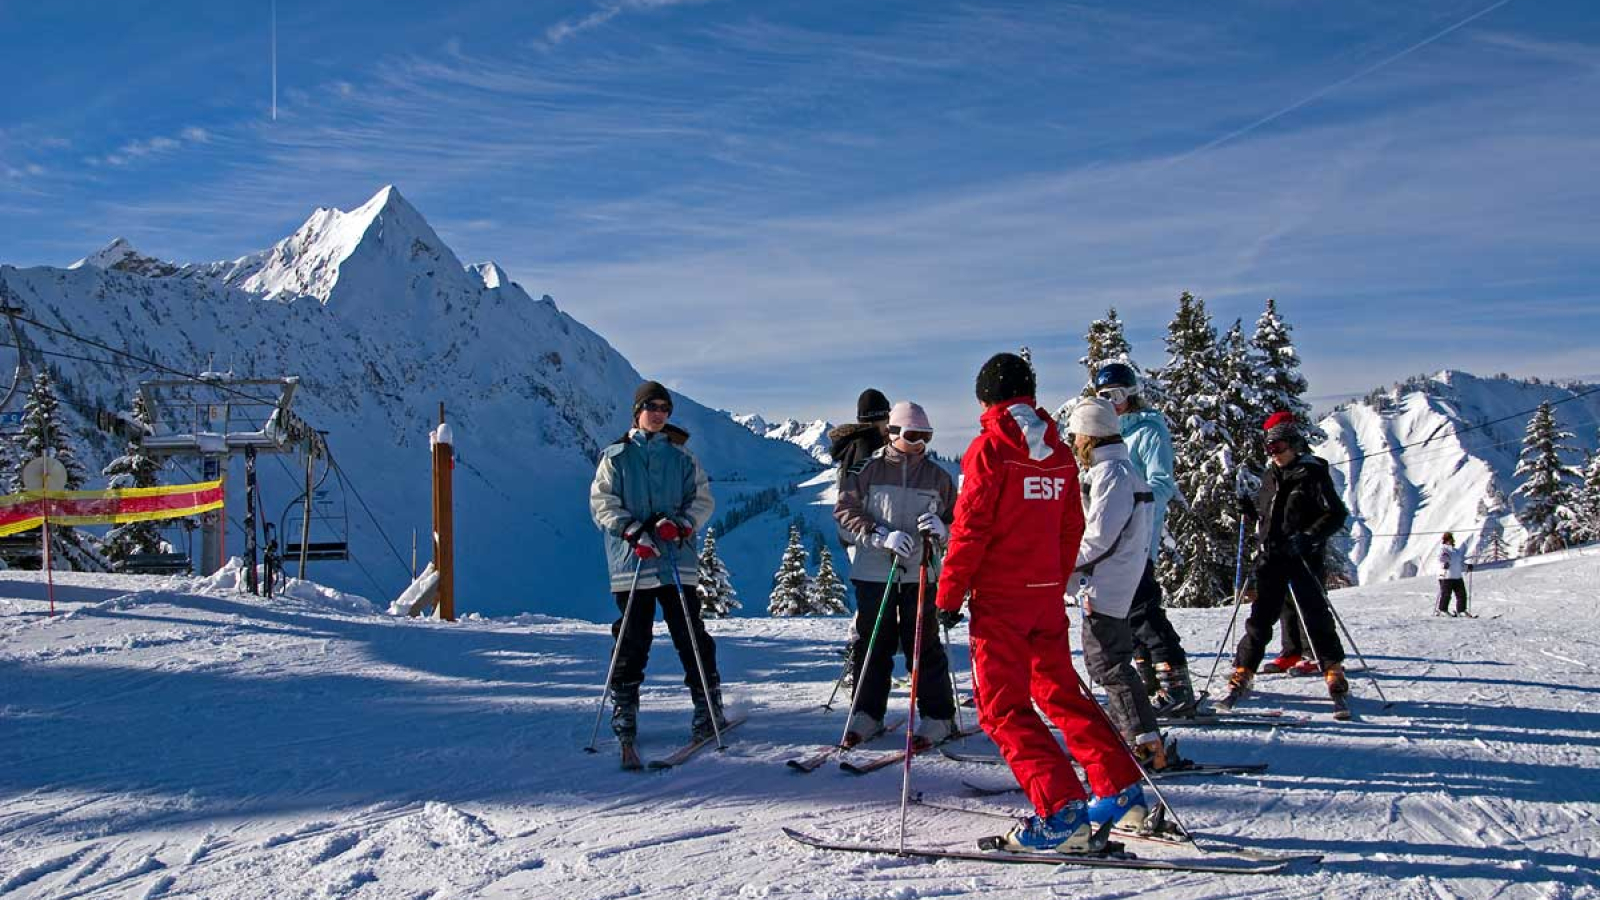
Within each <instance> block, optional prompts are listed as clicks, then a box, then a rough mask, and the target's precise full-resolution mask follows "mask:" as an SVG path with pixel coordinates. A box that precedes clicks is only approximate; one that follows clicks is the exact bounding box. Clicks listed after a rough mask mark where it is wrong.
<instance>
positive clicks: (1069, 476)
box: [937, 353, 1147, 853]
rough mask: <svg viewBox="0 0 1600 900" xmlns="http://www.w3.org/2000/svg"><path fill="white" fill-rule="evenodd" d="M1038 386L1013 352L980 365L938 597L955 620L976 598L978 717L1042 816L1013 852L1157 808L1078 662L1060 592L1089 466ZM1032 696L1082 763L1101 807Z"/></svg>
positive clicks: (1075, 840) (1088, 845) (1135, 821)
mask: <svg viewBox="0 0 1600 900" xmlns="http://www.w3.org/2000/svg"><path fill="white" fill-rule="evenodd" d="M1035 391H1036V384H1035V380H1034V373H1033V367H1032V366H1031V365H1030V364H1029V363H1028V362H1027V361H1026V360H1024V359H1022V357H1020V356H1017V355H1015V354H1011V353H1001V354H999V355H997V356H995V357H993V358H992V359H990V360H989V361H988V362H987V363H985V364H984V366H983V368H982V369H981V370H980V371H979V372H978V384H977V393H978V401H979V402H980V403H982V404H983V407H984V411H983V416H982V418H981V419H980V424H981V426H982V430H981V431H980V432H979V434H978V436H977V437H976V438H974V439H973V441H972V444H971V446H969V447H968V448H967V451H966V453H965V454H964V455H963V456H962V457H961V477H962V484H961V493H960V496H959V497H958V498H957V500H956V508H955V522H954V523H953V524H952V525H951V526H950V543H949V552H948V554H947V555H946V557H945V563H944V575H943V577H941V578H940V579H939V596H938V600H937V603H938V606H939V609H940V610H942V611H943V612H942V614H941V616H940V618H941V619H942V620H945V621H950V620H953V619H958V616H957V614H958V613H959V612H960V611H961V605H962V602H963V601H964V600H966V599H967V598H968V594H969V592H970V595H971V596H970V599H971V610H970V612H971V616H972V625H971V628H970V634H971V638H972V665H973V670H974V674H975V680H976V682H977V686H978V721H979V724H981V725H982V726H983V730H984V731H985V732H987V733H988V735H989V737H990V738H992V739H993V740H994V742H995V744H997V745H998V746H999V747H1000V752H1001V754H1002V755H1004V756H1005V759H1006V762H1007V763H1008V764H1010V766H1011V771H1012V772H1013V773H1014V774H1015V775H1016V777H1017V781H1018V782H1020V783H1021V785H1022V789H1023V790H1024V791H1025V792H1026V793H1027V795H1028V799H1029V800H1030V801H1032V803H1033V808H1034V811H1035V813H1036V815H1034V816H1032V817H1029V818H1026V819H1024V820H1023V821H1022V822H1021V824H1019V825H1018V826H1017V827H1016V828H1015V829H1013V830H1012V831H1011V833H1010V834H1008V835H1007V836H1006V838H1007V841H1006V843H1007V846H1008V847H1009V848H1010V849H1013V850H1026V851H1035V852H1052V851H1060V852H1067V853H1084V852H1094V851H1095V850H1097V849H1099V848H1098V847H1095V846H1094V842H1093V840H1092V837H1093V834H1094V831H1095V830H1096V829H1097V827H1098V826H1099V825H1100V824H1102V823H1104V822H1106V821H1115V822H1116V823H1117V824H1118V825H1119V826H1123V827H1134V826H1137V825H1139V824H1141V823H1142V822H1143V820H1144V816H1145V814H1146V811H1147V807H1146V803H1145V799H1144V791H1143V789H1142V788H1141V787H1140V784H1139V781H1140V773H1139V769H1138V767H1137V766H1136V765H1135V764H1134V762H1133V759H1132V757H1131V755H1130V754H1129V751H1128V749H1127V747H1126V746H1125V745H1123V743H1122V739H1121V738H1120V737H1119V736H1118V735H1117V733H1116V732H1115V731H1113V730H1112V728H1111V727H1110V726H1109V725H1108V724H1107V723H1106V720H1105V718H1104V717H1103V715H1102V714H1101V712H1100V710H1099V709H1098V708H1097V706H1096V705H1095V701H1094V700H1092V699H1091V698H1090V697H1089V695H1088V694H1087V693H1086V692H1085V691H1084V690H1083V688H1082V687H1081V686H1080V683H1079V680H1078V673H1077V671H1076V670H1074V669H1073V667H1072V646H1071V644H1070V642H1069V639H1068V635H1069V634H1070V631H1069V627H1068V622H1067V615H1066V608H1065V606H1064V604H1063V601H1062V598H1063V595H1064V594H1065V592H1066V586H1067V583H1068V578H1069V576H1071V574H1072V569H1073V566H1074V565H1075V564H1076V563H1077V553H1078V540H1079V538H1081V537H1082V536H1083V529H1084V523H1083V506H1082V502H1081V501H1080V500H1079V498H1078V493H1079V487H1078V466H1077V463H1076V462H1075V461H1074V460H1073V457H1072V451H1071V450H1070V449H1069V448H1068V447H1066V445H1064V444H1063V443H1062V441H1061V437H1060V436H1059V435H1058V434H1057V433H1056V427H1055V423H1054V422H1053V421H1052V420H1051V419H1050V417H1049V416H1048V415H1046V414H1045V412H1044V410H1041V409H1039V408H1038V407H1037V405H1036V404H1035V402H1034V394H1035ZM1035 703H1037V704H1038V706H1039V709H1041V710H1043V711H1044V713H1045V715H1047V716H1049V717H1050V720H1051V721H1053V722H1054V723H1055V724H1056V726H1057V727H1059V728H1060V729H1061V733H1062V735H1063V736H1064V737H1065V738H1066V743H1067V747H1068V748H1069V749H1070V750H1071V751H1072V756H1073V757H1075V758H1076V759H1077V760H1078V761H1079V762H1081V763H1082V764H1083V767H1084V770H1085V771H1086V772H1087V773H1088V776H1089V785H1090V787H1091V788H1092V789H1093V793H1094V797H1093V799H1092V802H1089V803H1086V802H1085V800H1086V796H1085V792H1084V788H1083V785H1082V784H1081V783H1080V782H1079V781H1078V776H1077V773H1076V772H1075V771H1074V770H1073V768H1072V760H1071V759H1069V758H1068V757H1067V754H1066V753H1064V752H1062V749H1061V745H1060V744H1058V743H1056V740H1055V737H1054V736H1053V735H1051V733H1050V729H1049V728H1048V727H1046V725H1045V723H1044V722H1043V721H1042V720H1041V719H1040V718H1039V715H1038V713H1036V712H1035V711H1034V704H1035Z"/></svg>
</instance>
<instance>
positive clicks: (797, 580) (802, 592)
mask: <svg viewBox="0 0 1600 900" xmlns="http://www.w3.org/2000/svg"><path fill="white" fill-rule="evenodd" d="M806 557H807V553H806V546H805V542H804V541H802V540H801V539H800V529H799V528H797V527H795V526H793V525H790V526H789V546H787V547H785V548H784V550H783V561H782V562H780V563H779V564H778V571H777V572H776V573H775V574H774V575H773V576H772V594H771V596H770V597H768V600H767V614H768V615H771V616H809V615H812V614H813V612H812V609H811V576H810V575H808V574H806V561H807V560H806Z"/></svg>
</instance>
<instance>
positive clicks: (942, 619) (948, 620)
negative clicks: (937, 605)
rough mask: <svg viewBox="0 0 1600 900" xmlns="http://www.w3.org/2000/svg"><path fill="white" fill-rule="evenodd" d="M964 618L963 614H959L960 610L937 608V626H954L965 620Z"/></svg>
mask: <svg viewBox="0 0 1600 900" xmlns="http://www.w3.org/2000/svg"><path fill="white" fill-rule="evenodd" d="M966 620H967V617H966V616H963V615H962V614H961V611H960V610H957V611H955V612H951V611H950V610H948V609H941V610H939V627H940V628H947V629H948V628H954V627H956V626H957V625H960V624H961V623H962V622H965V621H966Z"/></svg>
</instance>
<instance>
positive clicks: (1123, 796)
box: [1088, 781, 1150, 831]
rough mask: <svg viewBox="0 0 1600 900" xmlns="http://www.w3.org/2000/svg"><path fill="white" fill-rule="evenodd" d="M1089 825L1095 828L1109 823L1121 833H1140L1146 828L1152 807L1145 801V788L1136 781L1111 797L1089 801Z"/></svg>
mask: <svg viewBox="0 0 1600 900" xmlns="http://www.w3.org/2000/svg"><path fill="white" fill-rule="evenodd" d="M1088 813H1089V824H1090V825H1092V826H1093V827H1095V828H1100V827H1102V826H1104V825H1105V824H1106V823H1107V822H1109V823H1111V827H1112V828H1115V829H1117V830H1119V831H1138V830H1139V829H1140V828H1143V827H1144V819H1145V816H1147V815H1149V813H1150V805H1149V804H1148V803H1146V802H1145V799H1144V786H1143V785H1141V784H1140V783H1139V782H1137V781H1135V782H1134V783H1133V784H1130V785H1128V786H1127V787H1125V788H1123V789H1122V790H1120V791H1118V792H1117V793H1115V794H1113V795H1112V796H1110V797H1095V798H1093V799H1091V800H1090V801H1089V810H1088Z"/></svg>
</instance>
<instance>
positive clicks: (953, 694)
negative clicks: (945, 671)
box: [944, 627, 967, 731]
mask: <svg viewBox="0 0 1600 900" xmlns="http://www.w3.org/2000/svg"><path fill="white" fill-rule="evenodd" d="M944 649H945V659H946V661H947V662H948V660H949V658H950V629H949V627H946V628H945V630H944ZM948 668H949V669H950V699H951V701H953V702H954V703H955V709H956V730H957V731H966V730H967V729H966V726H964V725H962V724H961V687H960V686H959V685H958V684H956V667H955V666H948Z"/></svg>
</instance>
